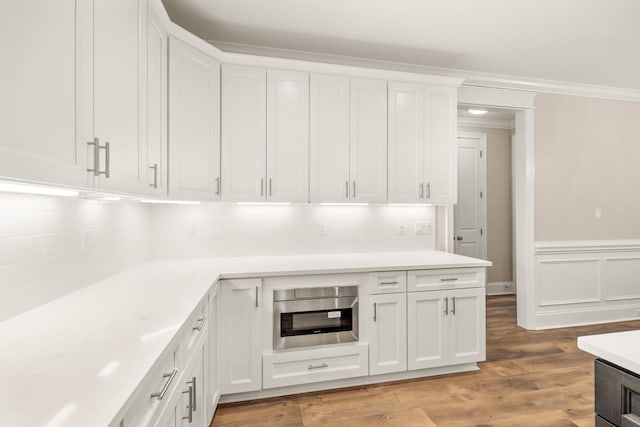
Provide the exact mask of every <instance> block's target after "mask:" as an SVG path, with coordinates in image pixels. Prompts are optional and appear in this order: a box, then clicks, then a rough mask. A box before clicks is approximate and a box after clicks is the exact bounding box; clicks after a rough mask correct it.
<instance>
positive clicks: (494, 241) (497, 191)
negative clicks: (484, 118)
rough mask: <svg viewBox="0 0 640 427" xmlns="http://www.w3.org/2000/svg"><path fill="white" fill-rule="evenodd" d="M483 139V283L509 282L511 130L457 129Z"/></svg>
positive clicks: (510, 246) (510, 259)
mask: <svg viewBox="0 0 640 427" xmlns="http://www.w3.org/2000/svg"><path fill="white" fill-rule="evenodd" d="M458 130H459V131H464V132H479V133H484V134H486V135H487V153H486V154H487V258H488V259H489V260H490V261H491V262H493V266H492V267H489V270H488V272H487V282H489V283H491V282H510V281H511V280H512V271H513V270H512V259H513V256H512V234H511V229H512V227H511V130H509V129H485V128H475V127H467V126H463V127H459V128H458Z"/></svg>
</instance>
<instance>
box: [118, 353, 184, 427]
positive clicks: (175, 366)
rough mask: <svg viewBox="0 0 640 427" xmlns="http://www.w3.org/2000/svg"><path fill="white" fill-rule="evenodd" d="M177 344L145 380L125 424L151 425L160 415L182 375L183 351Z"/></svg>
mask: <svg viewBox="0 0 640 427" xmlns="http://www.w3.org/2000/svg"><path fill="white" fill-rule="evenodd" d="M181 350H182V349H181V347H180V344H175V345H173V346H172V347H171V350H167V351H166V353H165V354H164V355H163V356H162V357H161V359H160V361H159V363H158V364H157V365H156V367H155V368H154V369H153V370H152V371H151V372H150V373H149V374H148V375H147V377H146V378H145V380H144V386H143V387H142V392H141V394H139V395H138V399H137V401H136V402H134V403H133V406H132V408H131V410H129V411H128V412H127V415H126V416H125V419H124V425H125V426H140V427H144V426H150V425H153V424H154V423H155V420H156V419H157V418H158V417H159V416H160V413H161V412H162V410H163V408H164V407H165V406H166V404H167V401H168V400H170V397H171V395H172V393H173V392H174V389H175V387H176V384H177V383H178V380H179V379H180V376H181V375H182V372H181V369H182V366H181V363H182V351H181Z"/></svg>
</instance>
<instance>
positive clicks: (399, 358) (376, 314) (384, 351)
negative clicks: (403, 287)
mask: <svg viewBox="0 0 640 427" xmlns="http://www.w3.org/2000/svg"><path fill="white" fill-rule="evenodd" d="M369 303H370V307H371V309H372V312H371V315H370V316H369V336H370V346H369V374H370V375H377V374H388V373H391V372H401V371H406V370H407V294H406V293H395V294H380V295H371V296H370V297H369Z"/></svg>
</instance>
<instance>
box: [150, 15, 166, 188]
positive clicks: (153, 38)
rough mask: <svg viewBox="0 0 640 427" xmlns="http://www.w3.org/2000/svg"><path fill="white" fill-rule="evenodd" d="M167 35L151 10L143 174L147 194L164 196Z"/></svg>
mask: <svg viewBox="0 0 640 427" xmlns="http://www.w3.org/2000/svg"><path fill="white" fill-rule="evenodd" d="M167 51H168V48H167V33H166V31H165V29H164V27H163V25H162V23H161V21H160V18H159V17H158V16H157V12H156V11H155V9H154V8H153V7H150V8H149V19H148V21H147V147H148V150H147V174H148V182H149V188H150V191H151V194H153V195H154V196H158V197H163V196H166V195H167V91H168V87H167V86H168V82H167V72H168V58H167Z"/></svg>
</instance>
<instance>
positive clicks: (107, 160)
mask: <svg viewBox="0 0 640 427" xmlns="http://www.w3.org/2000/svg"><path fill="white" fill-rule="evenodd" d="M104 177H105V178H110V177H111V144H110V143H108V142H105V143H104Z"/></svg>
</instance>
